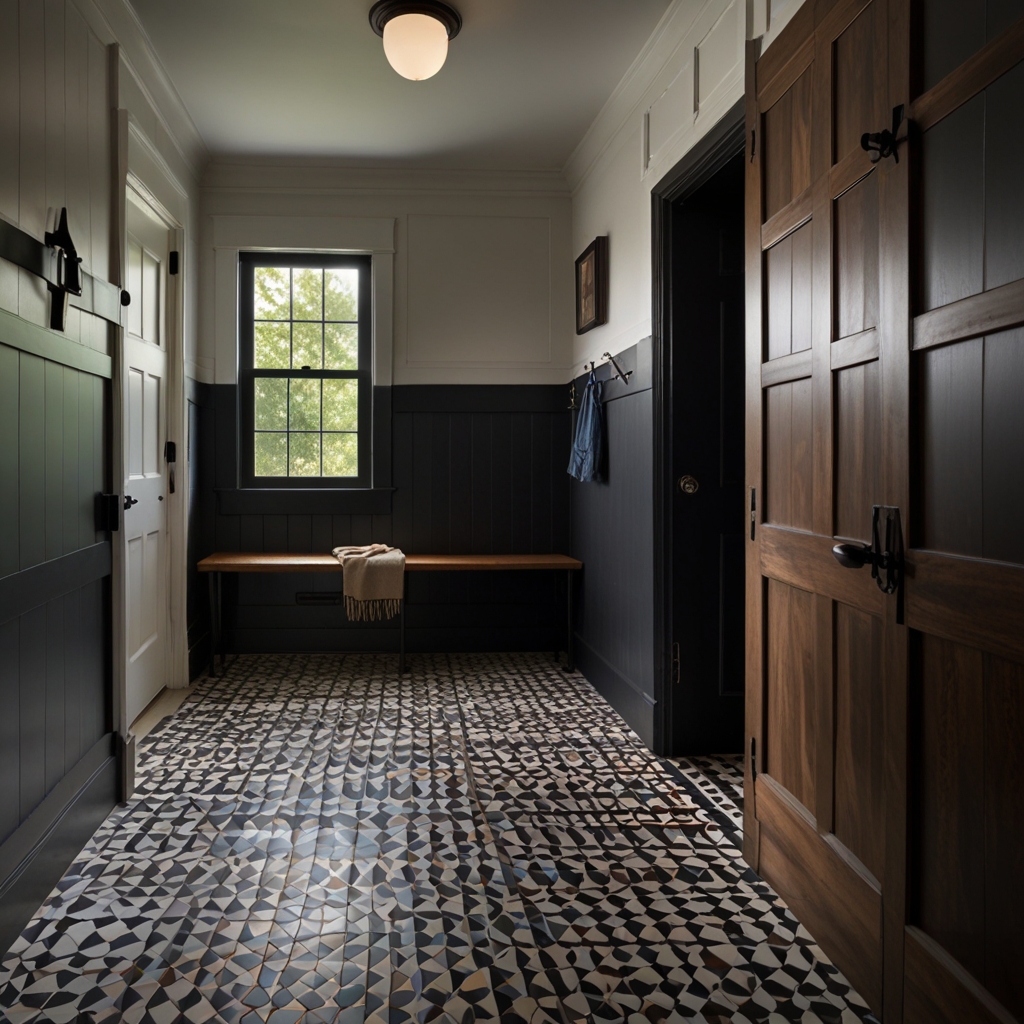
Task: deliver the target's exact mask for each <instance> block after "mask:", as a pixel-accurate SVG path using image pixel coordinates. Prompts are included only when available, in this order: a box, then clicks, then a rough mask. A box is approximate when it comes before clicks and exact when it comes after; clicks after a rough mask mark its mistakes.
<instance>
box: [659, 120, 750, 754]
mask: <svg viewBox="0 0 1024 1024" xmlns="http://www.w3.org/2000/svg"><path fill="white" fill-rule="evenodd" d="M742 124H743V122H742V111H741V110H740V109H739V108H737V109H736V110H734V111H732V112H731V113H730V116H729V117H727V118H725V119H724V120H723V122H722V123H721V124H720V125H718V126H717V127H716V128H715V129H713V130H712V132H710V133H709V134H708V135H707V136H706V137H705V139H704V140H702V143H701V144H700V145H699V146H698V147H697V150H696V151H695V152H691V154H688V156H687V157H686V158H685V159H684V160H683V161H682V162H681V164H680V165H679V166H678V167H677V168H675V169H674V170H673V172H672V173H671V174H670V175H668V176H667V177H666V178H665V179H664V181H662V182H661V183H660V184H659V186H658V187H657V188H656V189H655V190H654V221H655V224H654V226H655V249H654V260H655V268H654V269H655V273H654V278H655V308H656V310H657V312H658V313H659V314H660V319H659V323H658V325H657V326H658V330H657V331H656V332H655V343H656V346H657V348H656V350H655V374H654V375H655V389H656V392H655V417H656V423H655V434H656V438H657V441H658V443H659V445H660V449H659V450H658V451H656V454H655V502H656V509H657V512H658V520H657V521H656V525H655V565H656V570H657V571H658V573H659V581H658V582H659V590H660V593H659V594H658V595H656V608H657V610H658V613H659V620H658V621H657V622H656V624H655V626H656V632H655V638H656V643H657V645H658V653H659V654H660V656H661V672H660V673H659V676H660V680H661V684H662V687H661V690H662V692H661V697H660V699H659V707H660V708H661V709H662V715H661V723H660V724H661V736H660V740H661V742H660V743H659V744H658V746H659V748H660V749H661V750H662V751H663V752H664V753H667V754H677V755H683V754H706V753H728V752H739V751H740V750H741V749H742V744H743V682H744V536H745V529H746V524H747V519H748V513H747V510H746V508H745V504H744V494H745V490H744V316H743V312H744V303H743V282H744V274H743V268H744V215H743V209H744V203H743V196H744V173H745V161H744V156H743V129H742Z"/></svg>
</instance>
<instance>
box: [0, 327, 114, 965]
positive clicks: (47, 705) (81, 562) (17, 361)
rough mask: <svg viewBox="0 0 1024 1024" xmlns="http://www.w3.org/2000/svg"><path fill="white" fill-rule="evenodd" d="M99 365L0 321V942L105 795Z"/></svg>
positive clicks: (58, 867) (93, 820)
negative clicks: (98, 504) (98, 503)
mask: <svg viewBox="0 0 1024 1024" xmlns="http://www.w3.org/2000/svg"><path fill="white" fill-rule="evenodd" d="M4 342H10V344H5V343H4ZM69 363H70V364H71V365H69ZM75 363H80V364H82V365H83V366H86V367H88V369H83V368H82V367H81V366H76V365H74V364H75ZM109 374H110V360H109V359H107V358H106V357H105V356H103V355H101V354H100V353H97V352H94V351H91V350H83V348H82V346H78V345H74V344H73V343H70V342H67V341H66V340H65V339H63V338H59V337H57V336H55V335H53V334H52V333H50V332H48V331H44V330H42V329H41V328H36V327H33V326H32V325H31V324H28V323H27V322H25V321H17V320H16V318H7V317H6V315H5V316H4V317H3V318H0V708H2V710H3V713H2V714H0V951H2V950H4V949H6V948H7V945H8V944H9V943H10V941H12V940H13V938H14V937H15V936H16V935H17V933H18V932H19V931H20V929H21V927H22V926H23V925H24V924H25V922H26V921H27V920H28V916H30V915H31V913H32V912H33V911H34V910H35V909H36V907H38V905H39V903H40V901H41V900H42V899H43V898H44V897H45V895H46V893H47V892H48V891H49V889H50V888H51V887H52V886H53V884H54V883H55V882H56V881H57V879H58V878H59V877H60V875H61V874H62V872H63V871H64V869H65V868H66V867H67V865H68V863H69V862H70V859H71V858H72V857H73V855H74V854H75V853H77V851H78V849H79V848H80V847H81V844H82V842H84V840H85V839H86V838H87V837H88V835H89V834H90V833H91V832H92V830H93V828H94V827H95V825H96V824H98V821H99V820H100V819H101V818H102V817H103V815H104V814H106V812H107V811H108V810H109V809H110V807H111V806H112V805H113V801H114V787H115V785H116V773H115V772H114V770H113V765H114V761H113V757H112V752H113V744H112V736H111V728H112V726H111V718H112V716H111V685H110V680H111V670H110V564H111V561H110V560H111V550H110V542H109V539H108V538H107V535H106V534H104V533H99V532H97V530H96V521H95V496H96V494H97V492H100V491H104V490H109V472H110V467H109V459H108V442H109V429H110V428H109V423H108V416H109V399H110V381H109ZM97 773H99V775H97ZM97 778H98V779H99V781H100V785H99V787H98V788H92V789H91V790H90V786H91V784H92V783H93V782H95V781H96V779H97ZM83 793H86V794H88V799H85V800H84V801H82V800H80V797H82V795H83ZM76 807H77V808H78V809H77V810H76ZM76 843H77V845H76ZM37 897H38V898H37ZM33 901H34V902H33Z"/></svg>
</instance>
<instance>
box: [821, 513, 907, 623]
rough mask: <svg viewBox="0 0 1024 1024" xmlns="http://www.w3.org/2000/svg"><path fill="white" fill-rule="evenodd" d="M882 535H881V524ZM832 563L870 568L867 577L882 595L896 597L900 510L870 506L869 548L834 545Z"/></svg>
mask: <svg viewBox="0 0 1024 1024" xmlns="http://www.w3.org/2000/svg"><path fill="white" fill-rule="evenodd" d="M883 521H884V524H885V536H884V539H883V536H882V524H883ZM832 554H833V555H834V556H835V560H836V561H837V562H838V563H839V564H840V565H842V566H844V567H845V568H847V569H859V568H860V567H861V566H863V565H870V566H871V577H872V579H874V581H875V582H876V583H877V584H878V589H879V590H881V591H882V593H883V594H897V595H898V597H900V598H902V588H903V528H902V525H901V523H900V510H899V509H898V508H896V507H894V506H891V505H874V506H873V507H872V509H871V545H870V546H868V545H867V544H837V545H836V546H835V547H834V548H833V549H832ZM902 619H903V615H902V600H901V602H900V608H899V609H898V615H897V622H901V621H902Z"/></svg>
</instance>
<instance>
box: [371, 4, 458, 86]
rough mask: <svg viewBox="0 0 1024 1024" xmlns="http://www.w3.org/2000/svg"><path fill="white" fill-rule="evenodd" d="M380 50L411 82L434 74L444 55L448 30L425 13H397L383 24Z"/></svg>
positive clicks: (441, 64)
mask: <svg viewBox="0 0 1024 1024" xmlns="http://www.w3.org/2000/svg"><path fill="white" fill-rule="evenodd" d="M384 54H385V56H386V57H387V59H388V63H390V65H391V66H392V67H393V68H394V69H395V70H396V71H397V72H398V73H399V74H400V75H401V76H402V77H403V78H410V79H412V81H414V82H421V81H423V79H424V78H430V77H432V76H433V75H436V74H437V73H438V71H440V70H441V68H442V67H443V66H444V62H445V58H446V57H447V56H448V30H447V29H446V28H445V27H444V25H443V24H442V23H441V22H440V21H438V20H437V18H431V17H430V15H429V14H400V15H398V17H397V18H392V19H391V20H390V21H389V22H388V23H387V24H386V25H385V26H384Z"/></svg>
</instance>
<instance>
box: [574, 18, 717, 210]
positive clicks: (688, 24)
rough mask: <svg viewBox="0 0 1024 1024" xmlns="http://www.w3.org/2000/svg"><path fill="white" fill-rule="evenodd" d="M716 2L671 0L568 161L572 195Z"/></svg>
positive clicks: (635, 112) (642, 103) (649, 98)
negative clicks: (699, 2)
mask: <svg viewBox="0 0 1024 1024" xmlns="http://www.w3.org/2000/svg"><path fill="white" fill-rule="evenodd" d="M715 3H716V0H705V2H704V3H701V4H699V5H698V4H694V3H693V0H672V3H671V4H670V5H669V7H668V9H667V10H666V11H665V13H664V15H663V16H662V18H661V21H659V22H658V24H657V26H655V29H654V31H653V32H652V33H651V36H650V38H649V39H648V40H647V42H646V43H645V44H644V46H643V49H641V51H640V53H639V54H637V57H636V59H635V60H634V61H633V63H632V64H631V65H630V67H629V70H628V71H627V72H626V73H625V75H623V76H622V79H621V80H620V81H619V84H618V85H617V86H616V87H615V89H614V90H613V91H612V94H611V96H609V97H608V100H607V102H606V103H605V105H604V106H603V107H602V108H601V112H600V113H599V114H598V115H597V117H596V118H594V120H593V122H592V123H591V125H590V127H589V128H588V129H587V131H586V133H585V134H584V136H583V138H582V139H580V141H579V143H578V144H577V146H576V148H575V149H574V150H573V151H572V153H571V154H570V155H569V159H568V160H567V161H566V162H565V166H564V167H563V168H562V174H563V176H564V177H565V180H566V181H567V182H568V183H569V187H570V188H571V189H572V191H573V192H575V191H576V190H577V189H578V188H579V187H580V185H581V184H582V183H583V182H584V181H585V180H586V179H587V178H588V177H589V176H590V175H591V174H592V173H593V171H594V169H595V167H596V166H597V165H598V163H599V162H600V160H601V158H602V157H603V156H604V155H605V153H607V152H608V150H609V149H610V148H611V147H612V145H613V144H614V142H615V140H616V139H617V138H618V136H619V134H620V132H621V131H622V130H623V129H624V128H626V127H628V126H629V125H630V124H631V123H632V122H633V119H634V118H635V116H636V115H637V114H638V112H639V110H640V109H641V107H642V106H644V104H645V100H646V101H648V103H649V102H650V100H653V99H654V97H649V96H648V94H649V93H650V92H651V91H652V90H653V89H654V87H655V86H657V85H658V82H659V78H660V77H661V76H662V75H663V73H664V72H665V70H666V67H668V66H669V64H670V63H671V61H672V59H673V57H674V56H675V55H676V53H677V52H678V50H679V47H680V46H681V45H683V43H684V42H685V40H686V37H687V35H688V34H689V32H690V30H691V29H692V27H693V25H694V24H695V23H696V22H697V21H698V20H699V19H700V18H701V17H702V16H703V14H704V12H705V10H707V9H708V8H709V7H711V6H713V5H714V4H715ZM665 84H666V85H667V84H668V83H667V82H666V83H665Z"/></svg>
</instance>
